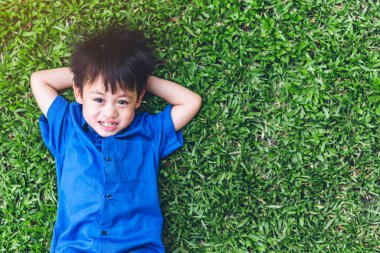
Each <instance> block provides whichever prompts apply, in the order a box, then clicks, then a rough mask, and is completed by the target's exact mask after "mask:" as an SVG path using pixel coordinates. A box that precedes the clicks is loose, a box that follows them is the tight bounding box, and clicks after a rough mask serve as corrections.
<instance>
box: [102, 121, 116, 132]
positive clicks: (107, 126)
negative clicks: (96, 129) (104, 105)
mask: <svg viewBox="0 0 380 253" xmlns="http://www.w3.org/2000/svg"><path fill="white" fill-rule="evenodd" d="M99 124H100V126H101V127H102V128H103V130H105V131H109V132H113V131H115V130H116V129H117V126H118V125H119V124H118V123H115V122H106V121H99Z"/></svg>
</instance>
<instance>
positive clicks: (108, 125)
mask: <svg viewBox="0 0 380 253" xmlns="http://www.w3.org/2000/svg"><path fill="white" fill-rule="evenodd" d="M99 123H100V124H101V125H102V126H105V127H114V126H117V123H115V122H105V121H99Z"/></svg>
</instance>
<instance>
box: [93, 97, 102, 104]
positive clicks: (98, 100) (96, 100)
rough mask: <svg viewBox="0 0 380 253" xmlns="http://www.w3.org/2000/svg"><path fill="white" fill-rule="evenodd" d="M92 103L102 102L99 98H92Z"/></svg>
mask: <svg viewBox="0 0 380 253" xmlns="http://www.w3.org/2000/svg"><path fill="white" fill-rule="evenodd" d="M94 101H95V102H96V103H102V102H103V99H101V98H94Z"/></svg>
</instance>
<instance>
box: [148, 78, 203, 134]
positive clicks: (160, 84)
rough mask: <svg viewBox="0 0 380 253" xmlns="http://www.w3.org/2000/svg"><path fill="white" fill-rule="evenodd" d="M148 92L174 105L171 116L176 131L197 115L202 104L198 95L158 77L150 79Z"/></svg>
mask: <svg viewBox="0 0 380 253" xmlns="http://www.w3.org/2000/svg"><path fill="white" fill-rule="evenodd" d="M146 90H147V91H148V92H150V93H152V94H153V95H156V96H158V97H161V98H163V99H164V100H165V101H166V102H168V103H169V104H171V105H173V107H172V110H171V116H172V119H173V124H174V128H175V130H176V131H178V130H180V129H181V128H183V127H184V126H185V125H186V124H187V123H188V122H189V121H190V120H191V119H192V118H193V117H194V116H195V115H196V114H197V112H198V111H199V108H200V107H201V104H202V98H201V97H200V96H199V95H198V94H197V93H195V92H192V91H191V90H189V89H187V88H185V87H183V86H181V85H179V84H176V83H174V82H171V81H168V80H164V79H161V78H158V77H154V76H151V77H149V79H148V84H147V87H146Z"/></svg>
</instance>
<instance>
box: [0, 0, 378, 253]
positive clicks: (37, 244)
mask: <svg viewBox="0 0 380 253" xmlns="http://www.w3.org/2000/svg"><path fill="white" fill-rule="evenodd" d="M379 5H380V3H379V1H364V0H363V1H339V0H331V1H320V0H317V1H306V0H305V1H248V0H246V1H238V0H234V1H233V0H230V1H228V0H226V1H216V0H215V1H199V0H193V1H158V0H152V1H135V0H131V1H117V0H103V1H95V0H88V1H67V0H65V1H42V0H41V1H36V0H35V1H26V0H25V1H24V0H22V1H21V0H19V1H15V0H11V1H9V0H8V1H2V0H0V28H1V29H0V42H1V44H0V48H1V51H0V119H1V122H0V138H1V139H0V161H1V163H0V249H1V251H2V252H47V251H48V250H49V246H50V240H51V233H52V229H53V225H54V220H55V215H56V205H57V194H56V185H55V167H54V161H53V159H52V156H51V154H50V153H49V152H48V150H47V149H46V148H45V146H44V145H43V143H42V140H41V137H40V133H39V126H38V117H39V115H40V111H39V110H38V108H37V105H36V102H35V101H34V99H33V96H32V93H31V89H30V84H29V83H30V82H29V79H30V75H31V73H32V72H33V71H37V70H42V69H47V68H55V67H62V66H67V65H68V61H69V57H70V52H71V45H72V43H73V42H75V41H78V40H79V39H80V38H81V36H80V35H81V34H83V33H84V32H88V31H89V32H93V31H96V30H99V29H101V28H103V27H106V26H107V25H109V24H111V23H118V24H125V25H129V26H130V27H133V28H139V29H142V30H143V31H145V33H146V35H147V36H148V37H151V38H154V40H155V44H156V48H157V54H158V56H159V59H160V61H159V63H158V66H157V68H156V71H155V73H154V74H155V75H157V76H160V77H162V78H166V79H170V80H173V81H175V82H178V83H180V84H182V85H184V86H186V87H188V88H190V89H191V90H194V91H195V92H197V93H199V94H200V95H201V96H202V97H203V106H202V109H201V111H200V112H199V114H198V115H197V116H196V118H195V119H193V120H192V121H191V122H190V123H189V124H188V125H187V126H186V127H185V128H184V130H183V133H184V136H185V142H186V144H185V146H184V147H183V148H182V149H181V150H180V151H178V152H175V153H174V154H173V155H171V156H170V157H169V158H168V159H166V160H164V161H163V162H162V164H161V173H160V180H159V185H160V196H161V203H162V210H163V214H164V218H165V226H164V231H163V232H164V242H165V245H166V247H167V250H168V252H350V253H351V252H379V251H380V246H379V241H380V238H379V237H380V229H379V223H380V205H379V203H380V200H379V193H380V190H379V188H380V187H379V185H380V179H379V173H380V172H379V167H380V163H379V162H380V133H379V123H378V119H379V116H380V103H379V102H380V78H379V68H380V62H379V45H380V39H379V26H380V22H379V16H380V8H379ZM66 95H67V97H69V98H72V93H71V92H70V91H68V92H66ZM163 107H164V102H163V101H162V100H160V99H158V98H154V97H152V96H150V97H148V98H147V99H146V100H145V102H144V104H143V108H144V109H145V110H148V111H151V112H156V111H159V110H161V109H163Z"/></svg>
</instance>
